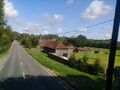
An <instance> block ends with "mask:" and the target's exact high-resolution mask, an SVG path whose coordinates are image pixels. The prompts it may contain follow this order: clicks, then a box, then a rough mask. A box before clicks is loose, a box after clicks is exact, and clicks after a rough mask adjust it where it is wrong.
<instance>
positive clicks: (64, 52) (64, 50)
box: [55, 49, 68, 56]
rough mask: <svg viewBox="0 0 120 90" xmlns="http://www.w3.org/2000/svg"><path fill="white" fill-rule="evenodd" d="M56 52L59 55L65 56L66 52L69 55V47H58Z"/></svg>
mask: <svg viewBox="0 0 120 90" xmlns="http://www.w3.org/2000/svg"><path fill="white" fill-rule="evenodd" d="M55 54H56V55H58V56H63V55H64V54H67V56H68V49H56V51H55Z"/></svg>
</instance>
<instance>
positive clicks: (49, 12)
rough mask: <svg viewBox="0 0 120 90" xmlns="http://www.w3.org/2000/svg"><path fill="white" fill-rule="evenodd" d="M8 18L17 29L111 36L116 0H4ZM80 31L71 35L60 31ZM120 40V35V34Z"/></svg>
mask: <svg viewBox="0 0 120 90" xmlns="http://www.w3.org/2000/svg"><path fill="white" fill-rule="evenodd" d="M4 3H5V5H4V12H5V19H6V20H7V21H8V25H10V26H11V27H12V29H13V30H14V31H17V32H20V33H29V34H36V35H39V34H42V35H43V34H58V35H59V36H72V37H75V36H77V35H79V34H82V35H85V36H86V37H87V38H89V39H110V38H111V33H112V27H113V21H111V22H108V23H105V24H101V25H98V26H95V27H91V28H86V27H87V26H90V25H94V24H97V23H101V22H104V21H106V20H110V19H113V18H114V11H115V5H116V0H4ZM72 30H76V31H75V32H71V33H68V34H60V33H65V32H69V31H72ZM119 40H120V35H119Z"/></svg>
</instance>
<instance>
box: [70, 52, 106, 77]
mask: <svg viewBox="0 0 120 90" xmlns="http://www.w3.org/2000/svg"><path fill="white" fill-rule="evenodd" d="M69 63H70V66H71V67H73V68H76V69H78V70H80V71H83V72H87V73H89V74H92V75H99V74H101V73H103V72H104V69H103V68H102V66H101V65H100V60H99V58H96V60H95V63H93V64H89V63H88V56H87V55H84V56H83V58H81V59H78V60H77V59H76V58H75V54H73V55H72V56H71V57H70V59H69Z"/></svg>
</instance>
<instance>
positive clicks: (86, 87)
mask: <svg viewBox="0 0 120 90" xmlns="http://www.w3.org/2000/svg"><path fill="white" fill-rule="evenodd" d="M26 51H27V52H28V53H29V54H30V55H31V56H32V57H33V58H35V59H36V60H37V61H38V62H39V63H41V64H42V65H43V66H45V67H47V68H49V69H51V70H52V71H54V72H55V73H57V75H58V77H60V78H62V79H63V80H65V82H67V83H68V84H70V85H71V86H76V87H79V88H80V89H81V90H103V88H104V85H105V81H104V79H103V78H101V77H98V76H93V75H90V74H87V73H84V72H81V71H78V70H75V69H73V68H70V67H68V66H66V65H64V64H61V63H59V62H57V61H54V60H52V59H50V58H48V57H47V54H45V53H42V52H39V51H37V50H33V49H32V50H31V49H26Z"/></svg>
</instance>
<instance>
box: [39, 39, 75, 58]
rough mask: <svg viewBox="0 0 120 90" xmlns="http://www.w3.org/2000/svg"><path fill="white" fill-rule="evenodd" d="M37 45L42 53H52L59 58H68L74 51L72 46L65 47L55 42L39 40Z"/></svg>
mask: <svg viewBox="0 0 120 90" xmlns="http://www.w3.org/2000/svg"><path fill="white" fill-rule="evenodd" d="M39 45H40V47H41V49H42V50H43V51H44V52H46V53H54V54H55V55H57V56H60V57H63V56H64V57H67V58H69V57H70V56H71V54H72V52H73V51H74V46H72V45H68V46H66V45H64V44H63V43H62V42H59V41H56V40H40V41H39Z"/></svg>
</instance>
